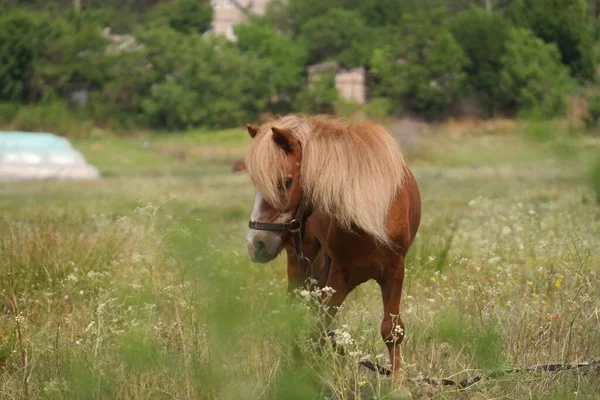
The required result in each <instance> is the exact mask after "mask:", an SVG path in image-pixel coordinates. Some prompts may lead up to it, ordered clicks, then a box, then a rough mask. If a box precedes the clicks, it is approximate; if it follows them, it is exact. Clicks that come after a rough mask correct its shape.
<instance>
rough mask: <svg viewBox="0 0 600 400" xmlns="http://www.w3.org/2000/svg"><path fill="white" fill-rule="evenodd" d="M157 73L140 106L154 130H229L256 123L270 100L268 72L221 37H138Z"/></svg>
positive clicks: (158, 33) (168, 33)
mask: <svg viewBox="0 0 600 400" xmlns="http://www.w3.org/2000/svg"><path fill="white" fill-rule="evenodd" d="M138 36H139V39H140V42H141V43H143V44H144V46H145V51H146V57H147V59H148V62H149V64H150V65H151V66H152V68H153V70H154V74H155V78H154V81H153V83H152V85H151V87H150V88H149V89H148V91H147V92H146V93H144V94H143V98H142V100H141V103H140V107H141V109H142V112H143V113H144V114H145V115H146V117H147V120H148V122H149V123H150V124H151V125H152V126H156V127H166V128H169V129H183V128H187V127H192V126H205V127H225V126H233V125H239V124H242V123H244V122H247V121H251V120H253V119H255V118H256V117H257V116H258V114H259V113H260V112H261V111H262V110H264V109H265V104H266V101H267V100H268V97H269V88H268V86H267V85H264V84H263V82H268V80H269V75H270V71H269V69H268V68H267V67H266V66H265V64H264V63H263V62H262V61H261V60H257V59H253V58H249V57H247V56H245V55H243V54H241V53H240V51H239V50H238V49H237V47H236V46H235V45H234V44H232V43H230V42H228V41H227V40H225V39H223V38H213V39H204V38H203V37H202V36H200V35H198V34H188V35H184V34H181V33H178V32H176V31H174V30H172V29H169V28H162V29H152V30H148V31H143V32H139V35H138Z"/></svg>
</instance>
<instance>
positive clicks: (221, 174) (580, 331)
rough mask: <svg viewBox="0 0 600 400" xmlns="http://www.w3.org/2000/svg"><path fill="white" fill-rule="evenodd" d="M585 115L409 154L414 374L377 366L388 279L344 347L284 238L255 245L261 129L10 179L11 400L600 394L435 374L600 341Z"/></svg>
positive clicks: (557, 378)
mask: <svg viewBox="0 0 600 400" xmlns="http://www.w3.org/2000/svg"><path fill="white" fill-rule="evenodd" d="M556 132H558V133H556ZM564 132H565V129H564V128H561V127H560V126H559V125H555V124H550V123H546V124H534V125H532V126H517V127H515V128H514V129H512V130H511V132H508V133H498V132H497V133H489V132H487V133H483V130H479V129H475V130H472V131H471V132H460V133H457V132H455V131H452V132H449V131H445V130H444V128H443V127H442V128H436V129H433V131H431V132H428V133H426V134H424V135H423V136H422V137H419V138H418V139H417V140H416V142H415V143H414V145H413V146H411V148H410V149H409V150H408V151H407V157H408V159H409V163H410V165H411V167H412V169H413V170H414V172H415V175H416V177H417V180H418V182H419V184H420V188H421V192H422V197H423V219H422V223H421V228H420V232H419V234H418V236H417V240H416V242H415V244H414V246H413V248H412V250H411V252H410V253H409V257H408V265H407V279H406V281H405V287H404V292H405V294H404V296H403V319H404V321H405V324H406V330H407V336H406V339H405V342H404V344H403V346H402V348H403V356H404V366H405V369H406V377H407V379H408V380H407V382H405V387H403V388H400V389H398V388H394V387H392V385H391V384H390V382H389V380H388V379H387V378H383V377H380V376H377V375H374V374H373V373H372V372H370V371H368V370H366V369H365V368H363V367H360V366H359V365H358V361H359V360H361V359H363V358H370V359H371V360H374V361H378V362H379V363H382V364H384V363H385V362H386V356H384V354H385V353H386V351H385V346H384V344H383V343H382V341H381V339H380V337H379V323H380V318H381V313H382V310H381V308H382V307H381V304H380V302H381V300H380V294H379V289H378V287H377V286H376V284H374V283H373V282H369V283H367V284H365V285H363V286H361V287H359V288H358V289H357V290H356V291H355V292H353V293H352V294H351V296H350V297H349V298H348V300H347V301H346V303H345V305H344V307H343V309H342V311H341V312H340V313H339V314H338V317H337V319H336V322H335V329H337V330H338V332H339V333H340V334H341V333H342V332H346V333H348V334H349V336H348V335H340V337H345V338H346V339H347V340H346V343H345V344H346V349H347V350H348V352H349V355H347V356H340V355H337V354H335V353H334V352H333V351H330V350H328V349H325V350H322V351H318V350H316V349H315V347H314V345H313V344H312V342H311V341H310V338H311V335H310V334H311V328H312V326H313V324H314V323H315V321H314V317H313V316H312V314H311V313H310V312H308V311H307V309H308V308H309V306H310V302H311V296H310V295H309V296H304V297H303V296H299V298H298V300H297V301H296V302H293V303H292V302H288V301H287V300H286V297H285V288H286V278H285V267H284V266H285V260H284V257H279V258H278V259H277V260H276V261H275V262H273V263H271V264H267V265H255V264H252V263H250V261H249V259H248V256H247V255H246V252H245V243H244V238H245V234H246V229H247V228H246V227H247V219H248V217H249V214H250V210H251V207H252V203H253V198H254V192H253V187H252V184H251V182H250V181H249V179H248V177H247V176H245V175H243V174H242V175H240V174H233V173H232V172H231V163H232V161H234V160H236V159H239V158H242V157H243V155H244V151H245V148H246V146H247V145H248V143H249V139H247V135H246V134H245V133H244V132H243V131H242V130H232V131H225V132H193V133H188V134H179V135H175V134H174V135H168V136H166V137H157V136H148V137H144V138H135V139H133V138H129V139H117V138H110V137H109V138H105V139H102V140H99V139H98V140H90V141H82V142H76V145H77V147H78V148H79V149H81V150H82V151H83V152H84V153H85V155H86V157H87V158H88V160H90V161H91V162H92V163H93V164H95V165H96V166H98V167H99V168H100V170H101V171H102V173H103V175H104V178H103V179H102V180H101V181H99V182H79V183H73V182H35V183H33V182H32V183H19V184H0V276H1V280H0V294H1V296H2V300H1V301H2V303H1V304H2V309H1V310H2V312H1V314H0V398H2V399H25V398H32V399H38V398H39V399H63V398H68V399H70V398H72V399H116V398H119V399H172V398H194V399H263V398H270V399H313V398H320V399H359V398H360V399H399V398H410V397H411V396H412V398H428V397H434V398H440V399H446V398H448V399H455V398H456V399H488V398H495V399H499V398H506V399H530V398H531V399H565V398H581V399H592V398H597V396H598V393H599V392H600V376H599V372H600V371H599V370H598V369H597V368H596V369H593V368H589V369H580V370H572V371H562V372H559V373H526V374H515V375H505V376H499V377H498V378H497V379H490V380H485V381H482V382H480V383H478V384H476V385H473V386H471V387H469V388H468V389H466V390H462V391H459V390H457V389H456V388H453V387H445V388H436V387H433V386H427V385H419V384H417V383H416V382H415V381H416V380H417V379H419V378H421V377H425V376H430V377H436V378H442V377H452V378H454V379H463V378H468V377H472V376H475V375H478V374H481V373H482V372H484V373H485V372H491V371H497V370H500V369H503V368H511V367H517V366H518V367H524V366H530V365H534V364H537V363H554V362H563V361H584V360H592V359H600V314H599V309H598V304H600V276H599V274H600V272H599V271H600V269H599V266H600V261H599V260H600V207H599V205H598V204H597V202H596V194H595V193H594V192H593V190H592V188H591V186H590V185H589V184H588V178H587V175H588V170H589V165H590V162H591V160H592V159H593V157H594V155H595V154H598V152H599V151H600V146H599V144H598V142H597V141H594V140H591V139H589V138H588V139H585V138H580V137H573V138H566V133H564ZM298 353H299V354H300V355H301V357H296V356H294V354H298Z"/></svg>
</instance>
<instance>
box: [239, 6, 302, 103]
mask: <svg viewBox="0 0 600 400" xmlns="http://www.w3.org/2000/svg"><path fill="white" fill-rule="evenodd" d="M235 33H236V36H237V37H238V42H237V46H238V48H239V49H240V50H241V52H242V54H243V55H244V56H245V57H248V58H251V59H252V60H260V62H261V63H262V64H263V65H264V66H265V67H266V68H268V69H269V70H270V72H269V75H270V79H268V80H267V81H265V82H262V83H261V84H263V85H265V86H268V92H269V93H270V94H271V95H279V96H280V97H287V99H285V98H283V99H281V100H284V101H285V100H288V101H289V100H290V98H289V96H290V94H291V93H293V92H295V91H297V90H299V89H300V88H301V87H302V86H303V84H304V80H303V73H304V68H303V66H304V64H305V60H306V50H305V49H304V48H303V47H302V46H301V45H300V44H298V42H297V41H295V40H293V39H292V38H290V37H288V36H285V35H282V34H279V33H278V32H277V31H275V30H274V29H273V28H272V27H270V26H269V25H268V24H267V23H265V21H264V20H263V19H259V18H251V19H250V20H249V21H248V22H247V23H245V24H242V25H238V26H237V27H236V28H235Z"/></svg>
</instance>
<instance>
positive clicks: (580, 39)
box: [507, 0, 596, 79]
mask: <svg viewBox="0 0 600 400" xmlns="http://www.w3.org/2000/svg"><path fill="white" fill-rule="evenodd" d="M507 14H508V16H509V17H510V18H511V19H512V20H513V21H515V23H516V24H517V25H518V26H521V27H523V28H529V29H531V30H532V31H533V33H534V34H535V35H536V36H538V37H540V38H541V39H543V40H544V41H545V42H546V43H555V44H556V46H557V48H558V50H559V51H560V56H561V60H562V62H563V63H564V64H566V65H568V66H569V68H570V69H571V72H572V73H573V74H574V75H575V76H577V77H580V78H583V79H594V78H595V77H594V74H595V64H596V60H595V56H594V40H593V35H594V27H593V24H591V23H590V22H589V21H588V15H587V5H586V2H585V0H516V1H513V2H512V4H511V5H510V7H509V8H508V10H507Z"/></svg>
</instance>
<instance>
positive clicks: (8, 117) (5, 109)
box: [0, 102, 19, 125]
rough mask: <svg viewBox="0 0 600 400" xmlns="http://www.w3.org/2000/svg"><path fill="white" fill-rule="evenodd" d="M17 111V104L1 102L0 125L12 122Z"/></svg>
mask: <svg viewBox="0 0 600 400" xmlns="http://www.w3.org/2000/svg"><path fill="white" fill-rule="evenodd" d="M18 110H19V104H18V103H9V102H1V103H0V125H8V124H10V122H11V121H12V120H13V118H14V117H15V115H16V114H17V111H18Z"/></svg>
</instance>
